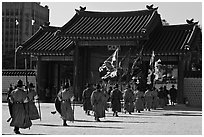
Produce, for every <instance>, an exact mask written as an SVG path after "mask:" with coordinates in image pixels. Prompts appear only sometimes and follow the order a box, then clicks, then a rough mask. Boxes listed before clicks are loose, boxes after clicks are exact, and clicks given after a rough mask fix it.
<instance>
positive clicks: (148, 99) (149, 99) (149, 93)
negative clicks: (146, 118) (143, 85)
mask: <svg viewBox="0 0 204 137" xmlns="http://www.w3.org/2000/svg"><path fill="white" fill-rule="evenodd" d="M144 97H145V108H146V109H147V110H148V111H150V110H151V107H152V91H151V89H150V86H148V87H147V90H146V91H145V93H144Z"/></svg>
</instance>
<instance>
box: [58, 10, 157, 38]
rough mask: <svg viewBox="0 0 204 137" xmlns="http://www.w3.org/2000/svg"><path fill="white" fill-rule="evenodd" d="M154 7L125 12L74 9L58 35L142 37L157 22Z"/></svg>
mask: <svg viewBox="0 0 204 137" xmlns="http://www.w3.org/2000/svg"><path fill="white" fill-rule="evenodd" d="M159 23H160V24H161V18H160V15H159V14H158V13H157V8H156V9H151V10H141V11H129V12H128V11H127V12H91V11H79V10H76V14H75V16H74V17H73V18H72V19H71V20H70V21H69V22H67V23H66V24H65V25H64V26H63V27H62V28H61V33H60V35H63V36H66V37H69V38H71V39H85V40H90V39H91V40H104V39H136V38H138V39H144V38H146V37H148V34H149V33H150V32H151V31H152V30H153V29H154V27H155V26H156V25H158V24H159Z"/></svg>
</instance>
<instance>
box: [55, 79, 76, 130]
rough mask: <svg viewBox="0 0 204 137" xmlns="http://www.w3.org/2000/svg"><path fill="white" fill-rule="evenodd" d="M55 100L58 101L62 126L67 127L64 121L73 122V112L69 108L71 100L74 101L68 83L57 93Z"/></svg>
mask: <svg viewBox="0 0 204 137" xmlns="http://www.w3.org/2000/svg"><path fill="white" fill-rule="evenodd" d="M57 98H58V100H59V101H60V115H61V118H62V120H63V126H67V123H66V121H74V112H73V110H72V107H71V100H72V99H74V94H73V91H72V89H71V86H70V85H69V83H66V84H65V86H64V89H63V90H61V91H60V92H59V93H58V95H57ZM58 112H59V111H58Z"/></svg>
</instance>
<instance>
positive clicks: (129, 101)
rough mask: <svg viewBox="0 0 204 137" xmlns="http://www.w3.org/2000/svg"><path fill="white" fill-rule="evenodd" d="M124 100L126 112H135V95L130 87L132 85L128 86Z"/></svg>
mask: <svg viewBox="0 0 204 137" xmlns="http://www.w3.org/2000/svg"><path fill="white" fill-rule="evenodd" d="M123 99H124V110H125V111H127V112H128V113H129V114H131V113H132V112H134V103H133V102H134V93H133V91H132V89H131V87H130V85H127V86H126V89H125V90H124V94H123Z"/></svg>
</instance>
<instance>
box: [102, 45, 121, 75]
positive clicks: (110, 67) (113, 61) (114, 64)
mask: <svg viewBox="0 0 204 137" xmlns="http://www.w3.org/2000/svg"><path fill="white" fill-rule="evenodd" d="M118 50H119V48H117V49H116V50H115V52H114V53H113V54H112V55H111V56H110V57H109V58H108V59H106V60H105V61H104V63H103V65H102V66H101V67H99V72H102V71H104V69H106V71H107V73H106V75H105V76H104V77H108V76H109V74H111V72H115V71H116V72H117V68H118ZM114 74H117V73H114ZM112 76H113V74H112Z"/></svg>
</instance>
